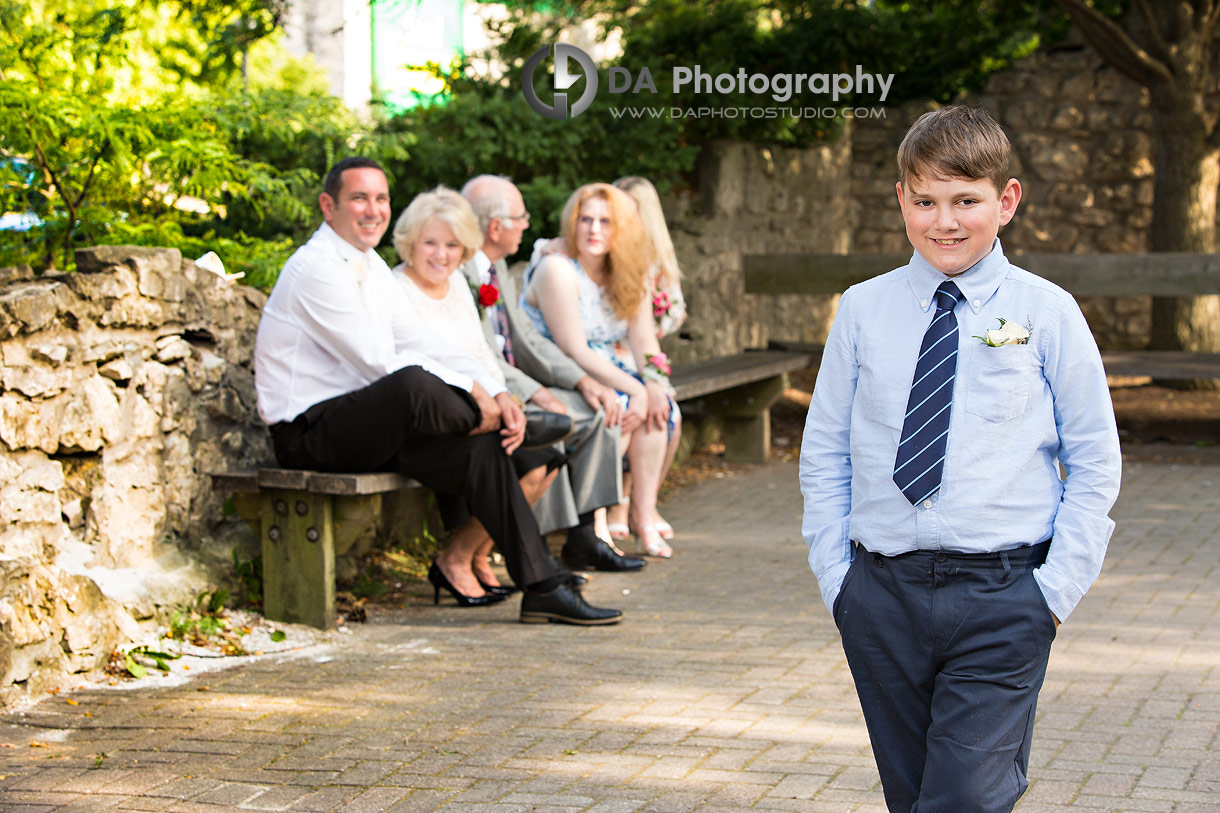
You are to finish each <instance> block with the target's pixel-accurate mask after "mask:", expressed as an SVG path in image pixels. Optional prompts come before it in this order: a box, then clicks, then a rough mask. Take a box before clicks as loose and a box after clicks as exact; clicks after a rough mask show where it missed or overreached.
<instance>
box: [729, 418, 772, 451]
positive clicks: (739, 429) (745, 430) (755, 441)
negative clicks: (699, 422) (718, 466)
mask: <svg viewBox="0 0 1220 813" xmlns="http://www.w3.org/2000/svg"><path fill="white" fill-rule="evenodd" d="M722 432H723V435H724V459H725V461H726V462H728V463H766V462H767V460H768V459H769V458H770V456H771V411H770V410H767V411H765V412H763V413H762V414H761V415H754V416H751V417H748V418H732V417H727V416H726V417H725V419H724V429H723V430H722Z"/></svg>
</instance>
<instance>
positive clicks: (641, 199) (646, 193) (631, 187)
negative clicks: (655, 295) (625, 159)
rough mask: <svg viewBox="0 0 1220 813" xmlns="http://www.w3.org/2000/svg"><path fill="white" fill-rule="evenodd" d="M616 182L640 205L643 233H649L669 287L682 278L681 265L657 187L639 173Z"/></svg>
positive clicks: (665, 281)
mask: <svg viewBox="0 0 1220 813" xmlns="http://www.w3.org/2000/svg"><path fill="white" fill-rule="evenodd" d="M614 185H615V186H617V187H618V188H619V189H621V190H623V191H624V192H626V193H627V196H628V197H630V198H631V199H632V200H634V201H635V204H636V206H637V207H639V210H640V220H641V222H643V224H644V233H645V234H647V235H648V242H649V243H651V244H652V250H653V251H654V252H655V253H656V255H657V259H656V261H657V264H658V265H659V266H660V267H661V279H660V283H661V287H662V288H665V289H668V288H671V287H673V286H675V285H677V284H678V282H679V280H681V279H682V269H681V268H679V267H678V255H677V254H676V253H675V252H674V241H673V240H671V239H670V237H669V229H668V227H666V225H665V212H664V210H663V209H661V198H660V197H659V196H658V195H657V188H656V187H655V186H653V185H652V182H651V181H649V180H648V179H647V178H641V177H640V176H638V175H627V176H624V177H622V178H619V179H618V180H617V181H615V182H614Z"/></svg>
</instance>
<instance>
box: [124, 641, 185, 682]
mask: <svg viewBox="0 0 1220 813" xmlns="http://www.w3.org/2000/svg"><path fill="white" fill-rule="evenodd" d="M181 657H182V656H181V655H178V654H175V653H173V652H162V651H161V650H159V649H153V648H152V647H150V646H148V645H147V644H145V645H141V646H136V647H132V648H131V649H128V650H126V651H124V652H123V665H124V668H125V669H126V670H127V674H129V675H131V676H132V677H136V678H142V677H144V676H145V675H147V674H148V668H147V667H146V666H145V665H144V664H143V663H141V661H142V660H143V661H152V665H153V666H155V667H156V668H157V669H160V670H161V671H162V672H169V662H170V661H176V660H178V658H181Z"/></svg>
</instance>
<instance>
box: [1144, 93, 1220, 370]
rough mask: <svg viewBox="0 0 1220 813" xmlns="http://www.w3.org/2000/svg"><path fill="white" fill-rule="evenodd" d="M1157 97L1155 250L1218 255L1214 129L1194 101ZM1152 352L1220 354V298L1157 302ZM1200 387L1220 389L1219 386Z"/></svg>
mask: <svg viewBox="0 0 1220 813" xmlns="http://www.w3.org/2000/svg"><path fill="white" fill-rule="evenodd" d="M1152 95H1153V99H1154V100H1157V101H1154V102H1153V105H1154V110H1153V116H1154V122H1155V128H1156V158H1155V167H1156V172H1155V175H1154V177H1153V200H1154V201H1155V203H1154V205H1153V211H1152V228H1151V232H1150V234H1149V237H1150V246H1149V248H1150V249H1151V250H1152V251H1189V252H1194V253H1199V254H1211V253H1214V252H1215V250H1216V193H1217V187H1218V186H1220V150H1217V149H1215V148H1211V147H1209V146H1208V144H1207V129H1208V128H1207V126H1206V123H1205V118H1204V116H1203V112H1202V111H1201V110H1198V109H1196V106H1197V103H1195V100H1194V99H1191V98H1190V97H1189V96H1188V95H1187V94H1181V93H1172V92H1167V89H1166V88H1164V87H1162V88H1154V89H1153V94H1152ZM1149 347H1150V348H1152V349H1154V350H1193V351H1205V352H1212V353H1215V352H1220V296H1196V297H1180V298H1170V297H1153V299H1152V335H1151V341H1150V343H1149ZM1158 383H1166V384H1168V383H1170V382H1158ZM1199 386H1202V387H1204V388H1206V389H1217V388H1218V382H1215V381H1213V382H1210V383H1209V384H1202V383H1201V382H1200V383H1199V384H1197V385H1196V387H1199Z"/></svg>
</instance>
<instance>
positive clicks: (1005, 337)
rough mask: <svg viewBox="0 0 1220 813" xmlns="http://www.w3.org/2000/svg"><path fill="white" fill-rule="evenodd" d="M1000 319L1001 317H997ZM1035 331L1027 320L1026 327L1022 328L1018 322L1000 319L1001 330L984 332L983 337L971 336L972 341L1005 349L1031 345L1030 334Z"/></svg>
mask: <svg viewBox="0 0 1220 813" xmlns="http://www.w3.org/2000/svg"><path fill="white" fill-rule="evenodd" d="M996 318H997V319H999V317H996ZM1033 329H1034V326H1033V325H1032V324H1030V323H1029V322H1028V320H1026V325H1025V326H1024V327H1022V326H1021V325H1019V324H1017V323H1016V322H1010V321H1009V320H1007V319H1000V329H999V330H987V331H984V333H985V335H983V336H971V338H972V339H978V340H979V341H981V342H982V343H983V344H985V345H987V346H988V347H1003V346H1004V345H1006V344H1029V333H1030V331H1031V330H1033Z"/></svg>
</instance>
